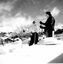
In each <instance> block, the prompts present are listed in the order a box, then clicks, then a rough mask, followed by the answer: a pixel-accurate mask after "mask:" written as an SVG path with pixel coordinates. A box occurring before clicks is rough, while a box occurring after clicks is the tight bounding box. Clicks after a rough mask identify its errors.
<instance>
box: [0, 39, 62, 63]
mask: <svg viewBox="0 0 63 64" xmlns="http://www.w3.org/2000/svg"><path fill="white" fill-rule="evenodd" d="M44 41H45V43H47V42H48V43H49V42H50V43H52V42H54V43H58V42H60V43H62V41H60V40H56V39H53V38H50V39H46V40H44ZM51 41H52V42H51ZM39 43H40V44H41V43H43V44H45V43H44V42H43V41H40V42H39ZM62 53H63V44H59V45H32V46H28V44H22V41H18V42H16V43H14V44H13V43H12V44H11V43H9V44H5V45H4V46H0V64H48V62H50V61H51V60H52V59H54V58H55V57H57V56H59V55H60V54H62Z"/></svg>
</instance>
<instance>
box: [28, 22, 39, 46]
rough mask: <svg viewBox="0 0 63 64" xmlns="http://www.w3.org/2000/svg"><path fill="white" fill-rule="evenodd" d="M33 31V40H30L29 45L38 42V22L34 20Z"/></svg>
mask: <svg viewBox="0 0 63 64" xmlns="http://www.w3.org/2000/svg"><path fill="white" fill-rule="evenodd" d="M33 28H34V30H33V29H32V30H33V32H32V35H31V40H30V43H29V46H31V45H33V44H37V42H38V33H37V29H36V24H35V21H33Z"/></svg>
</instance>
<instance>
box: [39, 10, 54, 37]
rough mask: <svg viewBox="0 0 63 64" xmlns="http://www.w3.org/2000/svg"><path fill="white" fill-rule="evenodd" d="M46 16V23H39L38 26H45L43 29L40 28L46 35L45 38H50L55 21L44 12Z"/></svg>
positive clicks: (49, 14)
mask: <svg viewBox="0 0 63 64" xmlns="http://www.w3.org/2000/svg"><path fill="white" fill-rule="evenodd" d="M46 15H47V17H48V19H47V20H46V22H45V23H43V22H41V21H40V24H43V25H45V27H43V26H41V25H40V28H44V31H45V33H46V37H52V36H53V31H54V25H55V19H54V17H53V16H52V14H51V13H50V12H49V11H48V12H46Z"/></svg>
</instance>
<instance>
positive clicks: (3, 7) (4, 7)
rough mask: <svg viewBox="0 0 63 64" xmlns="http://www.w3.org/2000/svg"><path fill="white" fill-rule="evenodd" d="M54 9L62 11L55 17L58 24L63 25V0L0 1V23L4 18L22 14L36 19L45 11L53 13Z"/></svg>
mask: <svg viewBox="0 0 63 64" xmlns="http://www.w3.org/2000/svg"><path fill="white" fill-rule="evenodd" d="M54 8H56V9H57V10H59V11H60V13H59V14H58V15H57V16H56V17H55V19H56V23H63V0H0V23H1V22H2V20H3V19H2V17H4V16H5V17H7V18H8V17H14V16H16V14H19V15H20V14H21V15H22V16H26V17H27V16H30V17H33V18H34V17H36V16H38V15H42V14H44V10H49V11H52V10H53V9H54ZM4 19H5V18H4ZM0 25H1V24H0Z"/></svg>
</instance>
